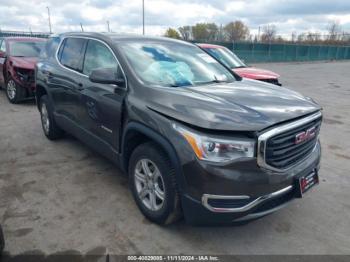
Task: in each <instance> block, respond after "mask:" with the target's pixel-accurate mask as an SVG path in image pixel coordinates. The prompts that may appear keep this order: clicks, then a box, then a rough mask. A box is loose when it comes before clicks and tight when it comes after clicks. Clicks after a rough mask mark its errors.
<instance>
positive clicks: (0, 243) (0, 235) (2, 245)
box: [0, 225, 5, 256]
mask: <svg viewBox="0 0 350 262" xmlns="http://www.w3.org/2000/svg"><path fill="white" fill-rule="evenodd" d="M4 248H5V238H4V234H3V232H2V227H1V225H0V256H1V253H2V251H3V250H4Z"/></svg>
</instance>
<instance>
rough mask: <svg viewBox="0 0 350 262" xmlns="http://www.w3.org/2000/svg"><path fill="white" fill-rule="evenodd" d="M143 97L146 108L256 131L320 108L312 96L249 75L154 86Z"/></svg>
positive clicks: (221, 126)
mask: <svg viewBox="0 0 350 262" xmlns="http://www.w3.org/2000/svg"><path fill="white" fill-rule="evenodd" d="M153 92H154V93H153ZM147 97H148V98H149V101H148V105H147V106H148V107H149V108H150V109H152V110H154V111H157V112H159V113H161V114H163V115H166V116H169V117H171V118H174V119H177V120H179V121H182V122H185V123H188V124H191V125H194V126H197V127H201V128H207V129H213V130H228V131H259V130H262V129H265V128H267V127H269V126H272V125H274V124H277V123H280V122H283V121H287V120H291V119H293V118H297V117H300V116H303V115H306V114H309V113H312V112H315V111H318V110H320V109H321V108H320V106H319V105H317V104H316V103H315V102H313V100H311V99H310V98H306V97H304V96H302V95H300V94H298V93H296V92H294V91H291V90H289V89H286V88H284V87H279V86H274V85H270V84H266V83H263V82H260V81H255V80H249V79H244V80H242V81H235V82H233V83H220V84H212V85H206V86H196V87H184V88H172V89H170V88H161V89H159V88H157V91H154V90H153V91H151V92H150V93H148V95H147Z"/></svg>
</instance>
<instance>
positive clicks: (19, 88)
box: [0, 37, 46, 104]
mask: <svg viewBox="0 0 350 262" xmlns="http://www.w3.org/2000/svg"><path fill="white" fill-rule="evenodd" d="M45 41H46V40H45V39H40V38H29V37H26V38H24V37H7V38H3V39H0V86H2V87H4V88H5V89H6V95H7V98H8V99H9V101H10V102H11V103H14V104H16V103H19V102H20V101H22V100H24V99H26V98H28V97H33V95H34V91H35V84H34V68H35V64H36V62H37V59H38V57H39V53H40V51H41V49H42V48H43V47H44V44H45Z"/></svg>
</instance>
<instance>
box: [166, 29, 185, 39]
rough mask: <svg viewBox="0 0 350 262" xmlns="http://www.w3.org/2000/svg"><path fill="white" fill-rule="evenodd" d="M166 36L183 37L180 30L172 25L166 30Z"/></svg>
mask: <svg viewBox="0 0 350 262" xmlns="http://www.w3.org/2000/svg"><path fill="white" fill-rule="evenodd" d="M164 36H166V37H170V38H175V39H181V36H180V34H179V32H178V31H176V29H174V28H170V27H169V28H168V29H167V30H166V31H165V34H164Z"/></svg>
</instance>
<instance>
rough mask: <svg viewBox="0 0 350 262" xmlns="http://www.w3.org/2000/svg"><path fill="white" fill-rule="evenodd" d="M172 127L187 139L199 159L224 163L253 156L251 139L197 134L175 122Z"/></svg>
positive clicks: (253, 146) (253, 145) (253, 144)
mask: <svg viewBox="0 0 350 262" xmlns="http://www.w3.org/2000/svg"><path fill="white" fill-rule="evenodd" d="M173 127H174V128H175V129H176V130H177V131H178V132H179V133H180V134H181V135H182V136H183V137H184V138H185V139H186V140H187V142H188V143H189V144H190V146H191V147H192V149H193V151H194V153H195V154H196V156H197V157H198V159H200V160H206V161H210V162H216V163H224V162H230V161H233V160H236V159H239V158H247V157H254V148H255V143H254V141H253V140H251V139H248V138H232V139H222V138H216V137H211V136H207V135H203V134H199V133H197V132H195V131H192V130H189V129H187V128H185V127H183V126H179V125H177V124H174V125H173Z"/></svg>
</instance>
